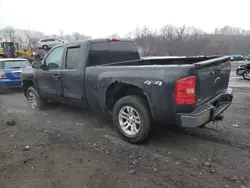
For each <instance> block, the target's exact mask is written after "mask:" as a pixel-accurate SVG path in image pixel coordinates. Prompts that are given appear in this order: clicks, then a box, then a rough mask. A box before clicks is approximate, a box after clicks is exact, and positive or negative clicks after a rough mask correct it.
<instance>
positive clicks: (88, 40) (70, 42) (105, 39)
mask: <svg viewBox="0 0 250 188" xmlns="http://www.w3.org/2000/svg"><path fill="white" fill-rule="evenodd" d="M108 41H114V42H115V41H122V42H133V40H132V39H116V38H97V39H86V40H78V41H69V42H67V43H68V44H75V43H86V42H90V43H91V42H108Z"/></svg>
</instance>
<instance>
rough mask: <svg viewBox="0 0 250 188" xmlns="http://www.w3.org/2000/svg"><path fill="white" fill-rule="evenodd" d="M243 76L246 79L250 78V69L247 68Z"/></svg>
mask: <svg viewBox="0 0 250 188" xmlns="http://www.w3.org/2000/svg"><path fill="white" fill-rule="evenodd" d="M243 78H244V79H245V80H250V71H249V70H247V71H245V72H244V73H243Z"/></svg>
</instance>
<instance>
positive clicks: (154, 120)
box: [21, 39, 233, 143]
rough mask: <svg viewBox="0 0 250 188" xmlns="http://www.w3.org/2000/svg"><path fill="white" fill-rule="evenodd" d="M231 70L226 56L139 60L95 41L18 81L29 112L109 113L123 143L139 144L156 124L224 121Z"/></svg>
mask: <svg viewBox="0 0 250 188" xmlns="http://www.w3.org/2000/svg"><path fill="white" fill-rule="evenodd" d="M230 69H231V65H230V57H228V56H223V57H221V56H197V57H172V58H171V57H161V58H153V57H152V58H144V59H142V58H140V56H139V53H138V51H137V48H136V45H135V44H134V42H133V41H132V40H117V39H98V40H97V39H95V40H86V41H77V42H70V43H65V44H62V45H58V46H56V47H54V48H53V49H51V50H50V52H49V53H48V54H47V55H46V56H45V58H44V59H43V60H42V61H40V62H39V61H37V62H35V63H34V64H33V68H27V69H24V70H23V72H22V74H21V77H22V88H23V92H24V95H25V96H26V98H27V99H28V101H29V104H30V106H31V107H32V108H33V109H35V110H40V109H41V108H42V106H43V105H44V104H46V102H47V101H56V102H62V103H67V104H70V105H74V106H79V107H84V108H90V109H92V110H95V111H96V110H102V111H104V112H109V113H112V115H113V121H114V124H115V126H116V127H117V130H118V132H119V133H120V134H121V135H122V136H123V138H125V139H126V140H128V141H129V142H132V143H139V142H143V141H144V140H145V139H146V138H147V137H148V133H149V131H150V129H151V128H152V126H154V125H155V124H166V125H167V124H171V125H173V124H174V125H176V126H179V127H187V128H195V127H199V126H202V125H204V124H206V123H208V122H210V121H218V120H222V118H223V116H222V115H221V114H222V113H223V112H224V111H225V110H226V109H227V108H228V107H229V106H230V104H231V102H232V99H233V95H232V89H230V88H228V82H229V77H230Z"/></svg>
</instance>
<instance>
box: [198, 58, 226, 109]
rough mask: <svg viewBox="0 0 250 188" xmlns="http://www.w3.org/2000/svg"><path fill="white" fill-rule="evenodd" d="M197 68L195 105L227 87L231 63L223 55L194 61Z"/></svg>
mask: <svg viewBox="0 0 250 188" xmlns="http://www.w3.org/2000/svg"><path fill="white" fill-rule="evenodd" d="M195 68H196V69H197V105H200V104H203V103H205V102H207V101H208V100H210V99H211V98H213V97H215V96H216V95H218V94H219V93H221V92H222V91H223V90H225V89H226V88H227V87H228V83H229V78H230V71H231V63H230V57H229V56H224V57H219V58H215V59H210V60H207V61H201V62H198V63H195Z"/></svg>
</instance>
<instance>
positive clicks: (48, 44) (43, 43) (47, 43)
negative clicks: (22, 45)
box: [37, 38, 64, 50]
mask: <svg viewBox="0 0 250 188" xmlns="http://www.w3.org/2000/svg"><path fill="white" fill-rule="evenodd" d="M62 43H64V40H61V39H57V38H43V39H40V40H39V41H38V44H37V47H38V48H39V49H44V50H48V49H51V48H53V47H54V46H56V45H58V44H62Z"/></svg>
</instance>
